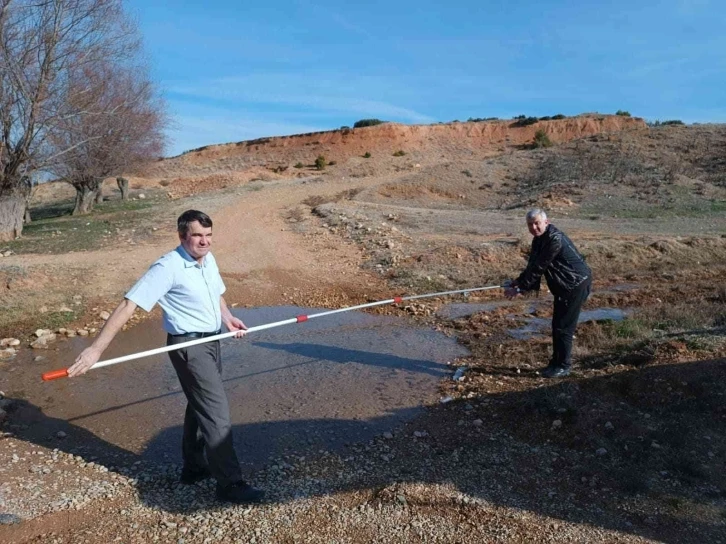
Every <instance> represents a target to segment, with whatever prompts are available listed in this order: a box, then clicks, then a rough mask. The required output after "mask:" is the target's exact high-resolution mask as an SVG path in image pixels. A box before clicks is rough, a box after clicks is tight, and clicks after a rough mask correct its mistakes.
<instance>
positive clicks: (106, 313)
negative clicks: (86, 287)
mask: <svg viewBox="0 0 726 544" xmlns="http://www.w3.org/2000/svg"><path fill="white" fill-rule="evenodd" d="M98 317H100V318H101V319H103V320H104V321H106V320H107V319H108V318H109V317H111V314H110V313H108V312H107V311H105V310H104V311H103V312H101V313H99V314H98Z"/></svg>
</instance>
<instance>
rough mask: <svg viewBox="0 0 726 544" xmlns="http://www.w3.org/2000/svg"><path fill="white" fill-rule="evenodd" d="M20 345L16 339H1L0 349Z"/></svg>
mask: <svg viewBox="0 0 726 544" xmlns="http://www.w3.org/2000/svg"><path fill="white" fill-rule="evenodd" d="M19 345H20V340H18V339H17V338H3V339H2V340H0V348H14V347H15V346H19Z"/></svg>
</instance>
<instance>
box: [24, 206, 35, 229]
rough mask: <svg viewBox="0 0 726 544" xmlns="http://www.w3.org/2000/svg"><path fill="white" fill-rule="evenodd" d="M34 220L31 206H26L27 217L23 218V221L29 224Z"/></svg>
mask: <svg viewBox="0 0 726 544" xmlns="http://www.w3.org/2000/svg"><path fill="white" fill-rule="evenodd" d="M32 222H33V219H32V218H31V217H30V206H25V218H24V219H23V223H24V224H26V225H29V224H30V223H32Z"/></svg>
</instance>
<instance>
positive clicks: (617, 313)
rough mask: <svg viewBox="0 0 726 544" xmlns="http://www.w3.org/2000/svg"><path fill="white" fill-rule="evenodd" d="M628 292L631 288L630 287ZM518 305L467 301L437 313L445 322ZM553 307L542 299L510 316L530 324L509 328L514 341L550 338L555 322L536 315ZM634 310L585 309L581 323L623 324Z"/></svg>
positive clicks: (517, 303) (549, 302) (507, 302)
mask: <svg viewBox="0 0 726 544" xmlns="http://www.w3.org/2000/svg"><path fill="white" fill-rule="evenodd" d="M626 289H628V288H627V287H626ZM515 304H516V305H520V304H521V302H515V301H498V302H488V303H483V304H477V303H466V302H463V303H455V304H446V305H444V306H442V307H440V308H439V309H438V310H437V312H436V315H437V316H438V317H442V318H444V319H452V320H453V319H460V318H462V317H468V316H470V315H474V314H476V313H479V312H493V311H495V310H497V309H498V308H502V307H506V306H513V305H515ZM551 304H552V302H551V297H549V300H547V299H546V298H545V300H540V301H537V302H532V303H530V304H527V305H526V306H524V307H523V308H521V311H520V312H519V313H518V314H517V315H510V316H508V318H509V319H511V320H518V321H521V320H522V318H523V317H522V316H523V315H524V316H525V317H524V319H525V320H526V323H525V324H524V325H523V326H521V327H517V328H513V329H509V330H508V331H507V333H508V334H509V335H510V336H512V337H513V338H516V339H517V340H529V339H532V338H543V337H545V336H547V335H548V334H549V331H550V327H551V324H552V319H551V318H549V317H548V318H543V317H534V316H532V314H534V313H535V312H536V310H537V308H539V307H542V308H543V307H546V306H551ZM631 311H632V310H630V309H625V310H622V309H620V308H595V309H592V310H583V311H582V312H581V313H580V318H579V319H578V321H577V322H578V323H584V322H586V321H622V320H623V319H625V318H626V317H627V316H628V315H629V314H630V312H631Z"/></svg>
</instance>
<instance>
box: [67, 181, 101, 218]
mask: <svg viewBox="0 0 726 544" xmlns="http://www.w3.org/2000/svg"><path fill="white" fill-rule="evenodd" d="M74 187H75V186H74ZM95 201H96V191H94V190H93V189H91V188H89V187H86V186H79V187H76V205H75V207H74V208H73V215H85V214H87V213H90V212H91V210H93V204H94V202H95Z"/></svg>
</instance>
